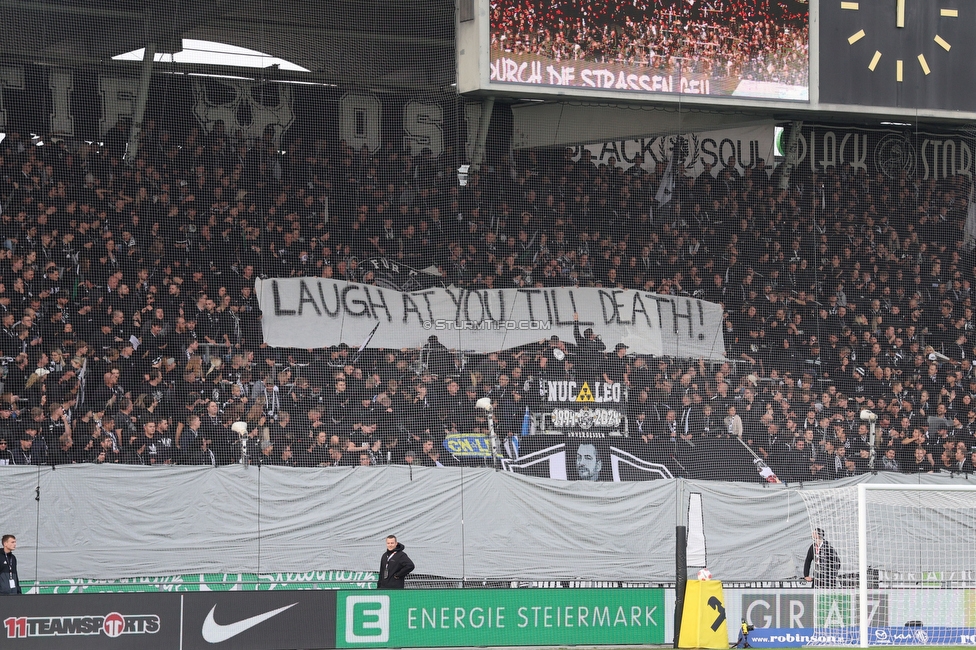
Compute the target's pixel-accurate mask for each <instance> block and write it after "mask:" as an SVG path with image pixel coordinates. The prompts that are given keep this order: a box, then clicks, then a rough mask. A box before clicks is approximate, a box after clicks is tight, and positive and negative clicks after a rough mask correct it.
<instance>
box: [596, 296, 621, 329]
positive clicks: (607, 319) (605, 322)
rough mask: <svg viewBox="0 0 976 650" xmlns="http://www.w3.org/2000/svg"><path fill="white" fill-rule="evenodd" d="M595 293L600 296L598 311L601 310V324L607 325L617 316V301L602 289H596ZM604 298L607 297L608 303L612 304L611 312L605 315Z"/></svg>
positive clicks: (605, 305)
mask: <svg viewBox="0 0 976 650" xmlns="http://www.w3.org/2000/svg"><path fill="white" fill-rule="evenodd" d="M597 295H598V296H600V311H601V312H603V324H604V325H609V324H610V323H612V322H613V321H614V319H615V318H616V317H617V303H616V301H615V300H614V299H613V296H612V295H611V294H610V293H608V292H606V291H604V290H603V289H597ZM604 298H607V299H609V300H610V304H611V305H612V306H613V313H611V314H610V316H607V304H606V302H605V301H604Z"/></svg>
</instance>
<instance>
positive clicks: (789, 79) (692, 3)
mask: <svg viewBox="0 0 976 650" xmlns="http://www.w3.org/2000/svg"><path fill="white" fill-rule="evenodd" d="M489 29H490V33H491V38H490V40H491V71H490V80H491V82H493V83H506V84H519V85H526V86H567V87H572V88H580V89H586V90H613V91H630V92H635V93H644V94H647V93H654V94H657V93H683V94H697V95H718V96H729V95H734V96H737V97H755V98H763V99H778V100H799V101H806V100H808V99H809V88H808V85H809V43H810V39H809V9H808V5H807V3H806V2H800V1H798V0H779V1H770V0H705V1H704V2H703V1H701V0H682V1H680V2H673V3H672V2H650V1H648V0H557V1H556V2H548V1H546V2H541V1H539V0H498V1H496V2H492V4H491V24H490V28H489Z"/></svg>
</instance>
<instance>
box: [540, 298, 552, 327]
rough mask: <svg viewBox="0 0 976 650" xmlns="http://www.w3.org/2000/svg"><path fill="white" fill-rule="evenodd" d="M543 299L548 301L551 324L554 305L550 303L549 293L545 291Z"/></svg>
mask: <svg viewBox="0 0 976 650" xmlns="http://www.w3.org/2000/svg"><path fill="white" fill-rule="evenodd" d="M542 297H543V298H545V299H546V313H547V314H548V315H549V322H550V323H551V322H552V304H550V302H549V292H548V291H543V292H542Z"/></svg>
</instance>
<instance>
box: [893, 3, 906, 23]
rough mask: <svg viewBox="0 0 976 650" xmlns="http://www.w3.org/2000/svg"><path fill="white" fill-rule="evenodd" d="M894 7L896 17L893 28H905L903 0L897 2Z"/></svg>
mask: <svg viewBox="0 0 976 650" xmlns="http://www.w3.org/2000/svg"><path fill="white" fill-rule="evenodd" d="M897 2H898V4H897V5H896V7H897V9H896V12H897V17H896V18H895V27H904V26H905V0H897Z"/></svg>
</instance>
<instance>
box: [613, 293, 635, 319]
mask: <svg viewBox="0 0 976 650" xmlns="http://www.w3.org/2000/svg"><path fill="white" fill-rule="evenodd" d="M621 294H623V291H622V290H620V289H615V290H614V291H613V313H614V315H615V316H616V321H617V325H632V324H633V323H634V321H633V320H622V319H621V318H620V310H621V309H623V308H624V305H622V304H621V303H619V302H617V298H618V297H619V296H620V295H621Z"/></svg>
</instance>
